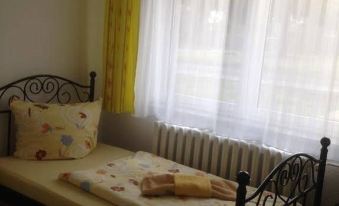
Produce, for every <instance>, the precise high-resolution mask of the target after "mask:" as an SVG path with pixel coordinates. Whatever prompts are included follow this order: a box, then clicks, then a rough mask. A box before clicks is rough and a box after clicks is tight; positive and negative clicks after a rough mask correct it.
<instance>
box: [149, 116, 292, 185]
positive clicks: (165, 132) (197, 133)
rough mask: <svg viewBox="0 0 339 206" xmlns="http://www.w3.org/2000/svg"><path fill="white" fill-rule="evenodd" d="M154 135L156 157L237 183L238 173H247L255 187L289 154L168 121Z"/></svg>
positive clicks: (160, 124) (157, 123) (156, 127)
mask: <svg viewBox="0 0 339 206" xmlns="http://www.w3.org/2000/svg"><path fill="white" fill-rule="evenodd" d="M154 132H155V134H154V142H153V153H154V154H156V155H159V156H162V157H164V158H166V159H170V160H173V161H175V162H178V163H180V164H184V165H187V166H190V167H193V168H196V169H199V170H203V171H205V172H208V173H212V174H214V175H218V176H220V177H223V178H226V179H230V180H234V181H235V180H236V175H237V173H238V172H239V171H240V170H245V171H248V172H249V173H250V175H251V185H252V186H258V184H260V182H261V181H262V179H263V178H265V177H266V176H267V175H268V173H269V172H270V171H271V170H272V169H273V168H274V166H275V165H276V164H278V163H279V162H280V161H281V160H282V159H283V158H285V157H286V156H287V155H288V154H287V153H285V152H283V151H280V150H277V149H274V148H269V147H264V146H258V145H255V144H250V143H247V142H245V141H241V140H235V139H231V138H225V137H222V138H221V137H218V136H215V135H212V134H209V133H208V132H204V131H201V130H198V129H193V128H188V127H183V126H176V125H171V124H167V123H164V122H156V123H155V130H154Z"/></svg>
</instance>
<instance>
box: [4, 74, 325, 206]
mask: <svg viewBox="0 0 339 206" xmlns="http://www.w3.org/2000/svg"><path fill="white" fill-rule="evenodd" d="M95 77H96V73H95V72H91V73H90V84H89V85H82V84H79V83H76V82H74V81H71V80H68V79H65V78H63V77H59V76H55V75H34V76H29V77H26V78H23V79H20V80H17V81H14V82H12V83H9V84H7V85H5V86H3V87H1V88H0V100H1V99H4V98H6V97H7V104H6V105H5V109H0V114H7V116H8V128H7V153H8V154H10V152H11V138H10V137H11V127H12V125H11V123H12V119H11V115H12V114H11V111H10V109H9V104H10V102H11V101H12V100H13V98H19V99H22V100H26V101H30V102H35V100H34V97H39V96H41V95H46V94H47V95H49V97H48V98H47V100H44V102H46V103H49V102H57V103H61V104H63V103H69V102H70V101H73V100H72V99H73V97H74V96H75V99H76V100H77V101H80V102H86V101H93V100H94V88H95ZM70 89H71V91H70ZM12 90H14V91H17V92H16V93H14V94H12V93H10V91H12ZM86 90H87V91H86ZM81 91H82V93H81ZM8 93H9V94H8ZM72 93H73V95H72ZM74 94H75V95H74ZM0 106H2V105H0ZM330 143H331V141H330V139H328V138H326V137H324V138H322V139H321V145H322V148H321V154H320V158H319V159H316V158H314V157H312V156H310V155H308V154H305V153H299V154H295V155H292V156H290V157H289V158H287V159H286V160H284V161H283V162H281V163H280V164H279V165H278V166H276V167H275V168H274V169H273V170H272V172H271V173H270V174H269V175H268V176H267V177H266V179H265V180H264V181H263V182H262V183H261V185H260V186H259V187H258V188H257V190H256V191H255V192H254V193H253V194H251V195H250V196H248V197H246V193H247V191H246V186H247V185H248V184H249V182H250V175H249V174H248V173H247V172H245V171H240V172H239V173H238V176H237V181H238V183H239V186H238V189H237V199H236V206H245V204H246V203H247V202H250V201H255V202H256V205H259V204H260V205H266V203H267V200H268V199H271V200H272V201H273V205H275V204H276V203H277V200H278V199H279V200H280V202H281V201H282V202H283V204H284V205H296V204H297V203H301V204H302V205H306V201H307V197H308V195H309V194H310V193H311V192H312V191H315V196H314V206H320V204H321V194H322V187H323V181H324V175H325V167H326V160H327V152H328V150H327V147H328V146H329V145H330ZM316 170H317V175H316ZM291 185H292V186H291ZM286 186H291V188H292V190H290V193H289V195H287V196H286V195H285V196H284V195H283V194H282V193H283V188H284V187H286ZM269 188H273V191H274V192H273V193H266V190H268V189H269ZM7 190H8V189H6V191H7ZM9 193H12V192H9ZM24 198H26V197H24ZM255 198H257V199H255ZM26 200H27V198H26V199H25V200H24V202H25V201H26ZM31 201H32V202H33V205H36V204H38V203H37V202H35V201H33V200H31Z"/></svg>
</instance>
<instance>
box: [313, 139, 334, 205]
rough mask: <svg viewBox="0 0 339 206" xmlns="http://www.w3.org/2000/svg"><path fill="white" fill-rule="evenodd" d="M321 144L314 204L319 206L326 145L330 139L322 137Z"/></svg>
mask: <svg viewBox="0 0 339 206" xmlns="http://www.w3.org/2000/svg"><path fill="white" fill-rule="evenodd" d="M320 143H321V145H322V147H321V153H320V163H319V168H318V176H317V188H316V191H315V198H314V205H315V206H320V204H321V193H322V190H323V183H324V177H325V168H326V160H327V152H328V150H327V147H328V146H329V145H330V144H331V140H330V139H329V138H327V137H323V138H322V139H321V140H320Z"/></svg>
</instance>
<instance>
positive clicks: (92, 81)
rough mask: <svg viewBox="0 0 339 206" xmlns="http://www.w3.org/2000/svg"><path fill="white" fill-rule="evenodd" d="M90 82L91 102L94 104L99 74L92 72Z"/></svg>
mask: <svg viewBox="0 0 339 206" xmlns="http://www.w3.org/2000/svg"><path fill="white" fill-rule="evenodd" d="M89 76H90V82H89V101H90V102H93V101H94V89H95V77H96V76H97V74H96V73H95V72H94V71H92V72H91V73H90V74H89Z"/></svg>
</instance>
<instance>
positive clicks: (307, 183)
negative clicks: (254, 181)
mask: <svg viewBox="0 0 339 206" xmlns="http://www.w3.org/2000/svg"><path fill="white" fill-rule="evenodd" d="M320 142H321V145H322V148H321V154H320V158H319V159H316V158H314V157H313V156H311V155H308V154H305V153H299V154H294V155H292V156H290V157H289V158H287V159H286V160H284V161H283V162H281V163H280V164H279V165H278V166H276V167H275V168H274V169H273V170H272V171H271V173H270V174H269V175H268V176H267V177H266V178H265V180H264V181H263V182H262V183H261V185H260V186H259V187H258V188H257V190H256V191H255V192H254V193H253V194H251V195H249V196H247V197H246V185H248V184H249V181H250V175H249V174H248V173H247V172H244V171H241V172H239V174H238V177H237V180H238V183H239V187H238V190H237V201H236V206H244V205H245V203H247V202H255V203H256V205H263V206H264V205H281V204H282V205H297V204H298V203H299V204H301V205H306V203H307V202H309V203H310V202H312V203H313V205H316V206H318V205H320V203H321V194H322V187H323V181H324V174H325V167H326V160H327V152H328V150H327V147H328V146H329V145H330V143H331V141H330V139H329V138H326V137H324V138H322V139H321V141H320ZM268 191H272V192H268ZM310 194H313V195H314V196H312V197H311V195H310ZM310 198H312V199H310ZM313 198H314V199H313Z"/></svg>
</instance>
